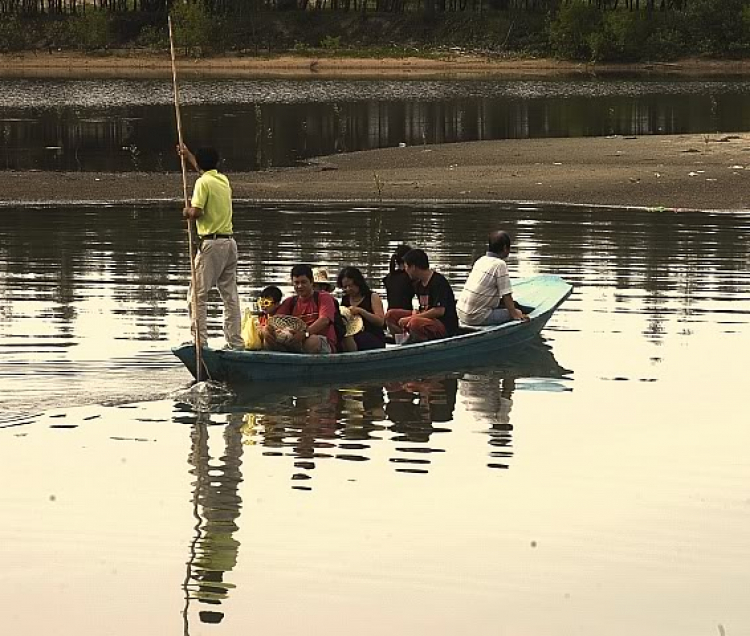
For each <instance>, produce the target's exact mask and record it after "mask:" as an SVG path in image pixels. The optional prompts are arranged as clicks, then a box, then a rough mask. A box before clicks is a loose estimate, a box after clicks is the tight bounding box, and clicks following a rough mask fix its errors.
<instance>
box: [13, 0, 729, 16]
mask: <svg viewBox="0 0 750 636" xmlns="http://www.w3.org/2000/svg"><path fill="white" fill-rule="evenodd" d="M707 1H708V2H711V0H187V2H190V3H194V4H200V5H202V6H203V7H204V8H205V10H206V11H207V12H209V13H211V14H220V15H224V14H231V13H239V14H245V13H248V12H253V11H255V12H258V11H326V10H327V11H343V12H348V11H363V12H368V11H369V12H375V13H380V12H394V13H400V12H407V11H417V12H419V11H423V12H424V13H426V14H430V13H434V12H456V11H470V12H482V11H525V12H535V13H539V12H543V13H552V14H554V13H556V12H558V11H559V10H560V9H561V8H564V7H566V6H570V5H574V4H581V5H586V6H588V7H595V8H596V9H599V10H603V11H616V10H628V11H641V10H645V11H685V10H686V9H687V8H688V7H689V5H690V4H706V2H707ZM725 1H726V2H728V3H729V4H733V3H735V4H736V2H734V0H725ZM177 2H181V0H0V14H5V15H65V14H78V13H85V12H86V11H91V10H95V11H96V10H100V11H108V12H113V13H124V12H162V13H163V12H167V11H170V10H171V9H172V7H173V4H176V3H177ZM740 2H744V0H740ZM717 4H718V3H717Z"/></svg>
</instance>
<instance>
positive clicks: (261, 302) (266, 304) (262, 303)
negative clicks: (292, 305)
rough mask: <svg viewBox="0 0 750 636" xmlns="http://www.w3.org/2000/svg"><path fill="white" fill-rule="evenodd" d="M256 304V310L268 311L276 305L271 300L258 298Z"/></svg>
mask: <svg viewBox="0 0 750 636" xmlns="http://www.w3.org/2000/svg"><path fill="white" fill-rule="evenodd" d="M256 304H257V305H258V309H261V310H263V309H270V308H271V307H273V306H274V305H275V304H276V303H275V302H274V300H273V298H258V300H257V301H256Z"/></svg>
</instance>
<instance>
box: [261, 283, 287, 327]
mask: <svg viewBox="0 0 750 636" xmlns="http://www.w3.org/2000/svg"><path fill="white" fill-rule="evenodd" d="M281 298H282V293H281V290H280V289H279V288H278V287H276V285H269V286H268V287H266V288H265V289H264V290H263V291H262V292H260V295H259V296H258V300H257V305H258V324H259V325H260V326H261V327H265V326H266V324H268V317H269V316H273V315H274V314H275V313H276V310H277V309H278V307H279V303H281Z"/></svg>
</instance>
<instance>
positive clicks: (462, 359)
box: [172, 275, 573, 384]
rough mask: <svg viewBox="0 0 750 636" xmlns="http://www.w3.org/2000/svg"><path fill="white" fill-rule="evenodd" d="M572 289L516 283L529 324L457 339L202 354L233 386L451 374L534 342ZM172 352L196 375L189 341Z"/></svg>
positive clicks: (551, 280) (466, 331)
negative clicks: (318, 351)
mask: <svg viewBox="0 0 750 636" xmlns="http://www.w3.org/2000/svg"><path fill="white" fill-rule="evenodd" d="M572 291H573V287H572V286H571V285H570V284H569V283H567V282H566V281H564V280H563V279H562V278H560V277H559V276H551V275H544V276H535V277H532V278H527V279H523V280H519V281H515V282H514V283H513V297H514V299H515V300H516V301H517V302H518V303H519V304H520V305H522V306H523V307H524V308H529V312H528V313H529V318H530V319H529V321H528V322H520V321H513V322H508V323H505V324H503V325H497V326H493V327H465V328H462V330H461V333H460V334H459V335H456V336H453V337H452V338H443V339H440V340H430V341H428V342H421V343H416V344H409V345H393V346H388V347H386V348H385V349H375V350H372V351H357V352H353V353H337V354H335V355H308V354H299V353H279V352H275V351H232V350H228V349H210V348H208V347H206V348H204V349H203V350H202V359H203V364H204V366H205V368H206V370H207V371H208V376H209V377H210V379H212V380H216V381H220V382H226V383H228V384H242V383H247V382H265V381H279V380H285V381H292V380H295V381H300V380H302V381H307V380H310V381H316V382H319V381H321V380H347V381H349V380H352V379H355V378H367V377H387V376H388V374H389V373H393V372H394V370H398V372H399V373H402V372H404V371H407V370H414V371H415V372H419V371H431V370H447V369H450V368H451V367H452V366H458V365H460V364H461V363H466V362H474V361H477V360H488V359H490V358H491V357H492V355H493V354H495V353H497V352H498V351H501V350H503V349H507V348H509V347H517V346H519V345H523V344H524V343H528V342H530V341H532V340H534V339H535V338H536V337H537V336H538V335H539V332H540V331H541V330H542V329H543V328H544V326H545V325H546V324H547V321H549V319H550V318H551V317H552V314H553V313H554V311H555V310H556V309H557V308H558V307H559V306H560V305H561V304H562V303H563V302H564V301H565V299H566V298H567V297H568V296H570V294H571V292H572ZM172 351H173V352H174V354H175V355H176V356H177V357H178V358H179V359H180V360H181V361H182V362H183V364H184V365H185V366H186V367H187V368H188V369H189V370H190V372H191V373H192V374H193V376H195V347H194V345H193V344H192V343H186V344H183V345H181V346H179V347H175V348H174V349H173V350H172ZM202 375H204V374H202ZM204 379H206V378H205V375H204Z"/></svg>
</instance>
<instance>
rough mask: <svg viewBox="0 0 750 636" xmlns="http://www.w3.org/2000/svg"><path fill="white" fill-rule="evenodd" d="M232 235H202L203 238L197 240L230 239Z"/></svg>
mask: <svg viewBox="0 0 750 636" xmlns="http://www.w3.org/2000/svg"><path fill="white" fill-rule="evenodd" d="M232 236H233V235H232V234H204V235H203V236H199V237H198V238H199V239H200V240H201V241H213V240H214V239H219V238H232Z"/></svg>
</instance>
